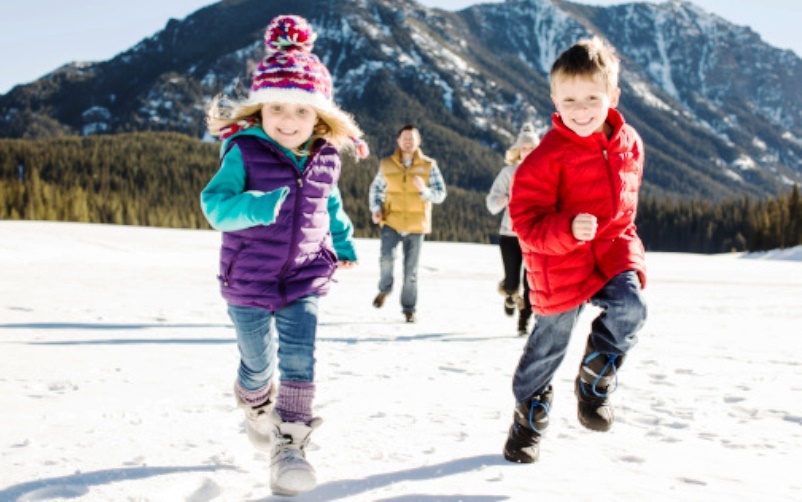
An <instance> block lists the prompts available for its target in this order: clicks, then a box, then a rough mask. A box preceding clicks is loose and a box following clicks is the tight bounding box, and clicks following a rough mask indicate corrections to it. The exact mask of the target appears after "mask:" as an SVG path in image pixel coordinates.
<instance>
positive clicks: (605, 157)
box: [602, 148, 607, 160]
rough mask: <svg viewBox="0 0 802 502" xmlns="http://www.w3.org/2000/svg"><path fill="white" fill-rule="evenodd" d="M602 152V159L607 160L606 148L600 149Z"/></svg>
mask: <svg viewBox="0 0 802 502" xmlns="http://www.w3.org/2000/svg"><path fill="white" fill-rule="evenodd" d="M602 153H603V154H604V160H607V149H606V148H605V149H604V150H602Z"/></svg>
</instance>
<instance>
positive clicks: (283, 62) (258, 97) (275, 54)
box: [248, 15, 334, 110]
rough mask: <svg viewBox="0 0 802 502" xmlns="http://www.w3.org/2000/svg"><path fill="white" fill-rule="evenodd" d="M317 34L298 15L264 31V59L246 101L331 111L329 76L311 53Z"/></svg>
mask: <svg viewBox="0 0 802 502" xmlns="http://www.w3.org/2000/svg"><path fill="white" fill-rule="evenodd" d="M316 38H317V34H316V33H315V32H314V31H313V30H312V27H311V26H310V25H309V23H308V22H307V21H306V19H304V18H302V17H300V16H292V15H282V16H277V17H275V18H274V19H273V20H272V21H271V22H270V24H269V25H268V26H267V30H265V45H266V46H267V56H265V58H264V59H263V60H262V62H261V63H260V64H259V66H258V67H257V68H256V70H255V71H254V75H253V84H252V85H251V92H250V96H249V99H248V100H249V101H250V102H252V103H294V104H299V105H309V106H313V107H315V108H318V109H321V110H326V109H330V108H331V107H332V106H333V105H334V103H333V101H332V85H331V74H330V73H329V70H328V69H327V68H326V66H325V65H324V64H323V63H321V62H320V59H318V57H317V56H316V55H314V54H312V48H313V47H314V42H315V39H316Z"/></svg>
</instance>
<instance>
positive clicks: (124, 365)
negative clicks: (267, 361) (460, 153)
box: [0, 221, 802, 502]
mask: <svg viewBox="0 0 802 502" xmlns="http://www.w3.org/2000/svg"><path fill="white" fill-rule="evenodd" d="M218 244H219V235H218V234H217V233H215V232H211V231H189V230H168V229H154V228H135V227H123V226H103V225H81V224H67V223H44V222H12V221H3V222H0V284H2V287H0V500H2V501H11V500H53V499H74V500H104V501H105V500H109V501H111V500H114V501H118V500H149V501H150V500H154V501H156V500H159V501H161V500H164V501H177V500H186V501H192V502H201V501H209V500H220V501H223V500H225V501H228V500H232V501H239V500H252V501H260V500H275V499H279V498H278V497H273V496H272V495H271V494H270V490H269V487H268V467H267V458H266V457H265V455H264V454H261V453H258V452H256V451H255V450H253V449H252V448H251V447H250V446H249V444H248V442H247V440H246V438H245V435H244V431H243V425H242V417H241V416H240V411H239V410H238V409H236V408H235V406H234V400H233V397H232V391H231V388H232V383H233V381H234V375H235V369H236V365H237V357H238V356H237V349H236V345H235V343H234V333H233V329H232V327H231V324H230V321H229V320H228V318H227V317H226V314H225V309H224V305H223V302H222V300H221V299H220V297H219V295H218V289H217V283H216V279H215V274H216V267H217V252H218V250H217V248H218ZM378 248H379V245H378V242H377V241H375V240H360V241H359V242H358V249H359V251H360V253H361V254H360V257H361V263H360V265H359V266H358V267H357V268H356V269H354V270H350V271H341V272H338V273H337V276H336V277H337V280H338V281H339V282H338V283H337V284H336V285H335V286H334V287H333V290H332V293H331V294H330V295H329V296H328V297H326V298H325V299H323V300H322V302H321V307H322V308H321V315H320V329H319V343H318V352H317V356H318V366H317V384H318V397H317V400H316V410H317V413H318V414H319V415H320V416H321V417H323V419H324V421H325V423H324V425H323V427H322V428H321V429H319V430H318V431H317V432H316V433H315V436H314V444H313V445H312V449H311V451H310V452H309V458H310V459H311V461H312V463H313V464H314V465H315V466H316V468H317V470H318V475H319V480H320V484H319V486H318V487H317V488H316V489H315V490H314V491H312V492H309V493H307V494H305V495H302V496H299V497H296V500H316V501H332V500H338V501H339V500H342V501H346V500H348V501H394V502H401V501H403V502H407V501H447V502H455V501H460V500H461V501H467V502H491V501H503V500H513V501H519V500H520V501H531V500H547V501H550V500H568V501H575V500H594V501H596V500H633V501H642V500H650V501H655V500H672V501H673V500H683V501H687V500H698V501H715V500H727V501H731V500H739V501H740V500H747V501H758V500H760V501H762V500H772V501H778V500H800V499H802V481H800V477H799V471H798V469H799V465H802V360H800V355H802V263H800V261H799V259H796V260H793V259H791V260H771V259H749V260H746V259H742V258H743V256H741V255H738V254H730V255H716V256H702V255H691V254H666V253H652V254H649V255H648V264H649V267H650V274H649V275H650V284H649V286H648V288H647V289H646V295H647V298H648V300H649V304H650V318H649V321H648V323H647V326H646V328H645V329H644V330H643V332H642V333H641V337H640V343H639V345H638V346H637V347H636V348H635V350H634V351H633V352H632V353H631V354H630V357H629V358H628V360H627V363H626V365H625V366H624V367H623V368H622V370H621V373H620V387H619V389H618V392H617V393H616V394H615V395H614V400H615V403H616V405H617V412H618V413H617V423H616V425H615V427H614V428H613V430H612V431H611V432H609V433H604V434H602V433H593V432H589V431H586V430H584V429H583V428H582V427H581V426H580V425H579V424H578V422H577V420H576V404H575V398H574V396H573V387H572V386H573V378H574V376H575V372H576V369H577V366H578V364H579V358H580V356H581V351H582V348H583V346H584V342H585V334H586V333H587V330H588V325H589V323H590V320H591V318H592V316H593V315H594V313H595V311H594V310H593V309H588V310H587V311H586V312H585V313H584V315H583V317H582V320H581V323H580V326H578V329H577V331H576V333H575V336H574V338H573V339H572V342H571V351H570V352H569V355H568V357H567V358H566V361H565V363H564V364H563V366H562V367H561V369H560V371H559V373H558V374H557V376H556V379H555V382H554V384H555V391H556V396H555V403H554V408H553V413H552V419H553V421H552V425H551V427H550V428H549V430H548V432H547V434H546V436H545V438H544V439H543V442H542V453H541V459H540V461H539V462H538V463H536V464H532V465H516V464H510V463H507V462H505V461H504V460H503V458H502V457H501V454H500V452H501V448H502V444H503V442H504V439H505V435H506V431H507V428H508V426H509V423H510V419H511V415H512V407H513V398H512V394H511V390H510V380H511V374H512V371H513V369H514V367H515V364H516V362H517V359H518V357H519V355H520V351H521V347H522V344H523V343H524V340H523V338H519V337H517V336H515V320H514V319H510V318H507V317H505V316H504V314H503V311H502V305H501V297H500V296H499V295H498V294H497V293H496V284H497V282H498V280H499V279H500V275H501V260H500V256H499V252H498V249H497V248H496V247H494V246H488V245H472V244H454V243H436V242H427V243H426V244H425V245H424V250H423V256H422V259H421V273H420V286H421V291H420V300H421V301H420V306H419V317H420V321H419V322H418V323H417V324H405V323H403V322H402V316H401V312H400V306H399V304H398V295H397V294H394V295H393V296H391V297H390V299H389V300H388V303H387V304H386V305H385V307H384V308H383V309H381V310H377V309H374V308H373V307H372V306H371V300H372V298H373V296H374V295H375V293H376V283H377V280H378ZM788 254H790V252H789V253H786V255H788ZM799 254H802V253H799ZM799 254H797V256H799ZM763 258H766V256H763ZM786 258H787V256H786ZM794 473H796V474H794Z"/></svg>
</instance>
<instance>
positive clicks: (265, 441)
mask: <svg viewBox="0 0 802 502" xmlns="http://www.w3.org/2000/svg"><path fill="white" fill-rule="evenodd" d="M276 394H277V389H276V387H275V386H272V385H271V387H270V390H269V393H268V396H267V401H265V402H264V403H262V404H260V405H258V406H251V405H249V404H247V403H245V402H244V401H243V400H242V398H241V397H240V395H239V392H237V385H236V384H235V385H234V397H235V398H236V400H237V406H238V407H239V408H240V409H241V410H242V411H243V412H244V413H245V432H247V434H248V439H249V440H250V441H251V443H252V444H253V445H254V446H255V447H256V448H257V449H258V450H261V451H264V452H267V453H269V452H270V451H271V447H272V446H273V436H274V434H273V428H274V426H273V422H272V421H271V420H270V414H271V413H272V411H273V408H275V406H276Z"/></svg>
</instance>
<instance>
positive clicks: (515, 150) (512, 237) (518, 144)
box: [486, 122, 540, 336]
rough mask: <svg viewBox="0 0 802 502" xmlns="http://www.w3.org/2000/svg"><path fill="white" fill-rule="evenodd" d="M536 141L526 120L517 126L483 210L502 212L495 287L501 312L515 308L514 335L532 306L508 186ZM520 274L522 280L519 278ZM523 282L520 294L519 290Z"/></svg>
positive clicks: (525, 330)
mask: <svg viewBox="0 0 802 502" xmlns="http://www.w3.org/2000/svg"><path fill="white" fill-rule="evenodd" d="M538 143H540V138H539V137H538V135H537V133H536V132H535V127H534V125H532V124H531V123H529V122H527V123H525V124H524V125H523V126H522V127H521V131H520V132H519V133H518V138H517V139H516V140H515V143H513V145H512V146H511V147H510V148H509V149H508V150H507V153H506V154H505V157H504V160H505V161H506V162H507V164H508V165H507V166H505V167H504V168H503V169H502V170H501V172H499V173H498V176H496V179H495V181H493V186H492V187H491V188H490V193H488V194H487V198H486V203H487V209H488V210H489V211H490V213H491V214H498V213H500V212H501V211H504V214H503V215H502V217H501V226H500V228H499V241H498V243H499V248H500V249H501V260H502V262H503V263H504V279H503V280H502V281H501V282H500V283H499V285H498V290H499V293H501V294H502V295H503V296H504V312H505V313H506V314H507V315H508V316H510V317H512V316H513V315H514V314H515V310H516V309H518V311H519V312H518V334H519V335H521V336H524V335H527V334H528V328H527V325H528V324H529V318H530V317H532V306H531V305H530V304H529V284H527V281H526V271H525V270H524V263H523V255H522V253H521V245H520V243H519V242H518V236H517V235H516V234H515V232H513V231H512V222H511V221H510V213H509V211H508V210H507V205H508V204H509V203H510V193H511V191H510V189H511V187H512V179H513V177H514V176H515V171H516V169H518V165H519V164H520V163H521V161H522V160H523V159H525V158H526V156H527V155H529V153H530V152H531V151H532V150H534V149H535V147H536V146H537V145H538ZM522 275H523V280H522V279H521V277H522ZM522 282H523V295H521V294H520V293H519V290H520V286H521V283H522Z"/></svg>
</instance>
